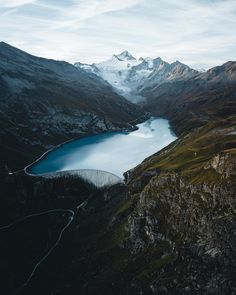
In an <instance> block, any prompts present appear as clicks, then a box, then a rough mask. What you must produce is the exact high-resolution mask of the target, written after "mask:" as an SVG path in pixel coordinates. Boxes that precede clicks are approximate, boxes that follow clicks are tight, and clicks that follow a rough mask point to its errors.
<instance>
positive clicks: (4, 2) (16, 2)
mask: <svg viewBox="0 0 236 295" xmlns="http://www.w3.org/2000/svg"><path fill="white" fill-rule="evenodd" d="M36 1H37V0H0V5H1V6H3V7H17V6H22V5H25V4H30V3H33V2H36Z"/></svg>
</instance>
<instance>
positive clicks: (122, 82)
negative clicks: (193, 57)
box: [75, 51, 199, 103]
mask: <svg viewBox="0 0 236 295" xmlns="http://www.w3.org/2000/svg"><path fill="white" fill-rule="evenodd" d="M75 66H76V67H78V68H82V69H84V70H86V71H88V72H92V73H94V74H96V75H98V76H99V77H101V78H103V79H104V80H105V81H107V82H108V83H110V84H111V85H112V86H113V88H114V90H115V91H116V92H117V93H119V94H121V95H123V96H124V97H125V98H127V99H128V100H130V101H132V102H135V103H136V102H140V101H142V100H145V97H143V96H142V95H141V89H142V88H143V87H144V85H146V86H147V85H149V86H151V85H153V84H156V83H159V84H161V83H164V82H166V81H167V80H168V81H176V80H180V79H183V78H187V77H188V78H189V77H193V76H195V75H197V74H198V73H199V72H198V71H196V70H193V69H191V68H190V67H188V66H187V65H185V64H183V63H181V62H179V61H176V62H173V63H167V62H165V61H163V60H162V59H161V58H160V57H158V58H153V59H152V58H149V57H146V58H143V57H140V58H139V59H136V58H135V57H133V55H132V54H131V53H129V52H128V51H123V52H121V53H120V54H118V55H113V56H112V57H111V58H110V59H108V60H106V61H103V62H100V63H93V64H91V65H88V64H82V63H75Z"/></svg>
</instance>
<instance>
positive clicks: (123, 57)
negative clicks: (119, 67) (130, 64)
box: [115, 50, 136, 61]
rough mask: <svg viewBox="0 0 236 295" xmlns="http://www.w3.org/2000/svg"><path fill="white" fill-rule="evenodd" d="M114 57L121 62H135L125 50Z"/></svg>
mask: <svg viewBox="0 0 236 295" xmlns="http://www.w3.org/2000/svg"><path fill="white" fill-rule="evenodd" d="M115 57H116V58H118V59H119V60H123V61H125V60H136V58H135V57H133V55H132V54H131V53H130V52H129V51H127V50H125V51H123V52H121V53H120V54H117V55H115Z"/></svg>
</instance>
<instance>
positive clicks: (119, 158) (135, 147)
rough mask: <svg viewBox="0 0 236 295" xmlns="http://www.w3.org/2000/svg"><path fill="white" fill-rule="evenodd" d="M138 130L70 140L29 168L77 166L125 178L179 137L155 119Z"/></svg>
mask: <svg viewBox="0 0 236 295" xmlns="http://www.w3.org/2000/svg"><path fill="white" fill-rule="evenodd" d="M137 126H138V128H139V129H138V130H136V131H133V132H129V133H125V132H108V133H104V134H99V135H94V136H89V137H86V138H82V139H78V140H74V141H72V142H69V143H66V144H64V145H62V146H60V147H58V148H56V149H54V150H52V151H50V152H49V153H48V154H46V155H45V156H44V157H43V158H42V159H41V160H39V161H38V162H37V163H35V164H34V165H33V166H31V167H30V168H29V170H28V171H29V172H30V173H32V174H34V175H39V174H44V173H51V172H58V171H68V170H75V169H97V170H103V171H107V172H110V173H113V174H115V175H117V176H119V177H122V178H123V173H124V172H125V171H127V170H129V169H131V168H133V167H135V166H137V165H138V164H140V163H141V162H142V161H143V160H144V159H145V158H147V157H148V156H150V155H152V154H154V153H156V152H157V151H159V150H161V149H162V148H164V147H165V146H167V145H168V144H170V143H171V142H172V141H174V140H175V139H176V136H175V135H174V134H173V133H172V132H171V130H170V126H169V122H168V121H167V120H164V119H157V118H151V119H149V120H147V121H146V122H144V123H141V124H139V125H137Z"/></svg>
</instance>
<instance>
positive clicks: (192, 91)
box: [141, 61, 236, 133]
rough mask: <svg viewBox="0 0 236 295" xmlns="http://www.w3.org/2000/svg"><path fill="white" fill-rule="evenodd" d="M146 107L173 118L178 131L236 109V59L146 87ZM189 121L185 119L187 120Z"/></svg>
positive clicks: (234, 111) (143, 91)
mask: <svg viewBox="0 0 236 295" xmlns="http://www.w3.org/2000/svg"><path fill="white" fill-rule="evenodd" d="M141 94H142V95H143V96H145V97H146V101H145V103H144V104H143V106H144V108H146V109H147V110H149V111H152V113H153V114H155V115H159V116H164V117H167V118H169V119H170V120H171V122H172V124H173V126H174V128H175V129H176V131H177V132H180V133H181V132H183V131H185V132H186V131H188V130H190V129H192V128H194V127H197V126H201V125H203V124H206V123H207V122H209V121H210V120H213V119H216V118H225V117H227V116H230V115H234V114H235V113H236V62H234V61H229V62H227V63H225V64H223V65H222V66H217V67H214V68H212V69H210V70H208V71H207V72H204V73H201V74H199V75H197V76H195V77H193V78H189V79H186V78H185V79H183V80H179V81H173V82H172V83H170V82H165V83H162V84H160V85H158V84H156V85H152V86H151V87H149V86H147V87H143V88H142V91H141ZM184 122H186V123H184Z"/></svg>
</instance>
